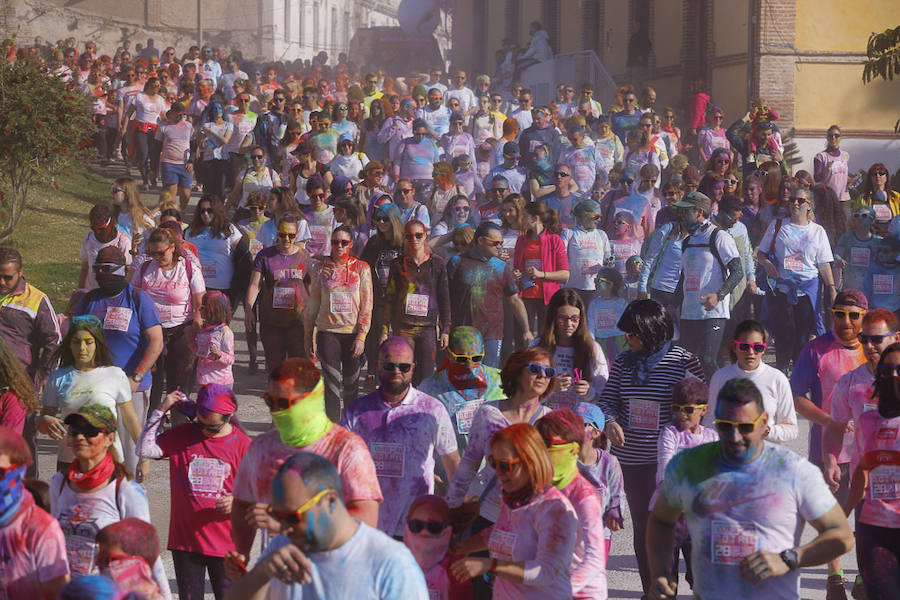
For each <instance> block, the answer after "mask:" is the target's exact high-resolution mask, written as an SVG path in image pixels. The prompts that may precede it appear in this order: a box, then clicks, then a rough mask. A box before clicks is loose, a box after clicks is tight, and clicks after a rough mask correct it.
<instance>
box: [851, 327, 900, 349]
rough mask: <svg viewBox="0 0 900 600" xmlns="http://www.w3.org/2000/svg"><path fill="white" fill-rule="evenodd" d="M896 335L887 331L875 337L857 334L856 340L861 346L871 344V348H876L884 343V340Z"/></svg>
mask: <svg viewBox="0 0 900 600" xmlns="http://www.w3.org/2000/svg"><path fill="white" fill-rule="evenodd" d="M895 333H897V332H896V331H889V332H888V333H881V334H875V335H867V334H865V333H857V334H856V339H858V340H859V342H860V343H861V344H872V345H873V346H877V345H878V344H880V343H881V342H883V341H884V338H886V337H888V336H890V335H894V334H895Z"/></svg>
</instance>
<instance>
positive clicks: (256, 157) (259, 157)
mask: <svg viewBox="0 0 900 600" xmlns="http://www.w3.org/2000/svg"><path fill="white" fill-rule="evenodd" d="M250 158H252V159H253V160H262V159H263V158H265V157H264V156H263V155H262V154H253V155H252V156H250Z"/></svg>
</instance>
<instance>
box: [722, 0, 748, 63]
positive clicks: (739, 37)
mask: <svg viewBox="0 0 900 600" xmlns="http://www.w3.org/2000/svg"><path fill="white" fill-rule="evenodd" d="M748 10H749V7H748V0H717V1H716V2H715V4H714V5H713V42H714V44H715V45H714V47H713V48H714V54H715V56H730V55H732V54H744V53H746V52H747V11H748Z"/></svg>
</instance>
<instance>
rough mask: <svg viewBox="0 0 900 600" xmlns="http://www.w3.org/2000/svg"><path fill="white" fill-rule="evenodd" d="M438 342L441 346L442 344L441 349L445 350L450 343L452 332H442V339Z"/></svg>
mask: <svg viewBox="0 0 900 600" xmlns="http://www.w3.org/2000/svg"><path fill="white" fill-rule="evenodd" d="M438 343H439V344H440V346H441V350H444V349H445V348H446V347H447V346H448V345H449V344H450V334H449V333H442V334H441V339H440V341H439V342H438Z"/></svg>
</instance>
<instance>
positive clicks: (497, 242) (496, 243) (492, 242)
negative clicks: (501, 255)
mask: <svg viewBox="0 0 900 600" xmlns="http://www.w3.org/2000/svg"><path fill="white" fill-rule="evenodd" d="M484 241H485V242H487V245H488V246H492V247H494V248H499V247H500V246H502V245H503V240H489V239H487V238H485V239H484Z"/></svg>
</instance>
